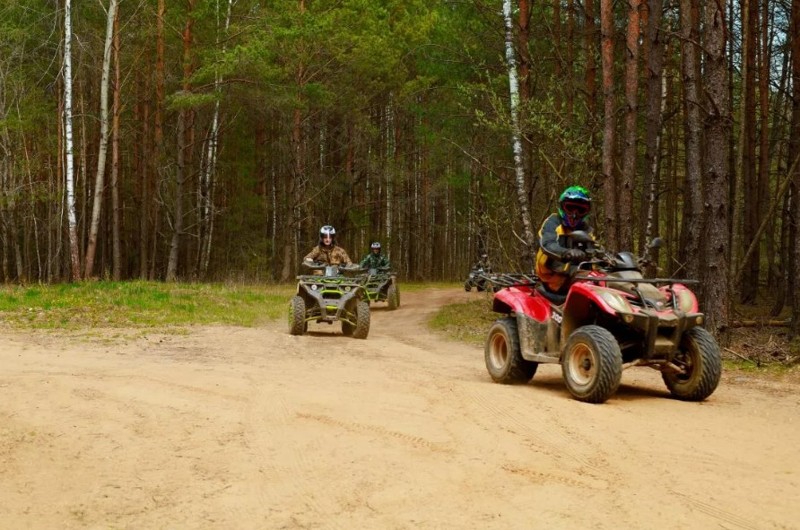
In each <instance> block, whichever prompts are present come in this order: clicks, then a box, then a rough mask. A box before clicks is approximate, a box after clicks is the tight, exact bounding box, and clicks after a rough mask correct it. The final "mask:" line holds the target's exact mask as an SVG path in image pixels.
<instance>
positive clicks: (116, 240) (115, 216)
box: [111, 0, 122, 281]
mask: <svg viewBox="0 0 800 530" xmlns="http://www.w3.org/2000/svg"><path fill="white" fill-rule="evenodd" d="M112 1H114V2H115V1H116V0H112ZM120 82H121V77H120V66H119V10H117V12H116V16H115V19H114V99H113V103H112V108H113V112H112V115H113V121H112V124H111V203H112V209H113V211H112V221H111V230H112V234H113V235H112V246H113V248H112V254H113V266H112V271H113V272H112V274H113V278H114V280H115V281H119V280H121V279H122V242H121V241H120V235H119V232H120V226H119V224H120V201H119V115H120V112H121V108H120V90H121V86H120Z"/></svg>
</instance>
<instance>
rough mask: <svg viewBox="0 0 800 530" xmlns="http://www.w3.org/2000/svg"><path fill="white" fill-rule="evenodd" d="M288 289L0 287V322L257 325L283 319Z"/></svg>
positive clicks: (37, 325) (137, 284)
mask: <svg viewBox="0 0 800 530" xmlns="http://www.w3.org/2000/svg"><path fill="white" fill-rule="evenodd" d="M293 289H294V287H293V286H288V285H238V284H236V285H231V284H206V283H203V284H200V283H197V284H195V283H161V282H143V281H133V282H76V283H64V284H54V285H35V286H4V287H2V288H0V322H3V323H5V324H7V325H11V326H13V327H16V328H30V329H68V330H80V329H82V328H98V327H100V328H148V327H154V328H159V329H163V328H170V327H181V326H189V325H193V324H228V325H237V326H248V327H249V326H256V325H259V324H263V323H264V322H268V321H271V320H275V319H277V318H280V317H282V316H283V315H284V312H285V308H286V301H287V300H288V299H289V297H290V296H291V293H292V291H293Z"/></svg>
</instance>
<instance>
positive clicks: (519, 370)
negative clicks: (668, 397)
mask: <svg viewBox="0 0 800 530" xmlns="http://www.w3.org/2000/svg"><path fill="white" fill-rule="evenodd" d="M572 237H573V239H574V240H575V241H577V242H579V244H582V245H586V244H587V243H588V242H589V241H590V238H589V236H588V235H587V234H586V233H585V232H579V231H576V232H574V233H573V234H572ZM659 244H660V240H658V239H657V240H656V242H655V244H654V245H653V246H658V245H659ZM587 256H588V259H587V261H585V262H583V263H581V264H580V265H578V266H577V267H576V270H575V275H574V277H573V278H572V284H571V286H570V288H569V291H568V292H567V294H566V295H557V294H553V293H551V292H550V291H548V290H546V289H545V287H544V285H543V284H542V282H540V281H539V280H538V278H536V277H533V276H526V275H510V274H507V275H503V277H502V279H501V281H503V282H504V285H505V287H504V288H503V289H502V290H500V291H499V292H497V293H495V295H494V302H493V310H494V311H495V312H497V313H501V314H504V315H506V316H505V317H504V318H500V319H499V320H497V321H496V322H495V323H494V324H493V325H492V327H491V328H490V329H489V336H488V337H487V339H486V347H485V360H486V369H487V370H488V371H489V375H491V376H492V379H493V380H494V381H495V382H497V383H506V384H508V383H526V382H528V381H530V379H531V378H532V377H533V375H534V374H535V373H536V368H537V367H538V365H539V363H561V369H562V373H563V375H564V381H565V382H566V385H567V389H568V390H569V392H570V393H571V394H572V395H573V396H574V397H575V398H576V399H578V400H580V401H585V402H588V403H603V402H604V401H606V400H607V399H608V398H609V397H611V396H612V395H613V394H614V393H615V392H616V391H617V388H618V387H619V383H620V378H621V376H622V370H623V369H625V368H629V367H631V366H649V367H651V368H655V369H657V370H660V371H661V374H662V377H663V379H664V383H665V384H666V385H667V388H668V389H669V391H670V392H671V393H672V395H673V396H674V397H676V398H678V399H681V400H685V401H702V400H704V399H705V398H707V397H708V396H710V395H711V394H712V393H713V392H714V390H715V389H716V388H717V384H719V380H720V376H721V373H722V361H721V357H720V350H719V346H718V345H717V343H716V341H715V340H714V337H713V336H712V335H711V333H709V332H708V331H706V330H705V329H703V328H702V327H701V326H702V324H703V321H704V317H703V314H702V313H700V312H699V311H698V304H697V298H696V297H695V295H694V293H693V292H692V291H691V290H689V289H688V288H687V287H686V285H685V284H687V283H696V282H693V281H691V280H676V279H645V278H644V277H643V275H642V272H641V269H640V266H641V264H643V260H637V259H636V258H634V256H633V255H632V254H631V253H630V252H620V253H617V254H610V253H608V252H606V251H604V250H603V249H601V248H594V249H591V248H590V249H589V250H587Z"/></svg>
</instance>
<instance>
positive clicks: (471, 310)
mask: <svg viewBox="0 0 800 530" xmlns="http://www.w3.org/2000/svg"><path fill="white" fill-rule="evenodd" d="M498 316H499V315H498V314H497V313H494V312H492V297H491V295H490V294H488V293H481V294H477V295H476V298H475V299H474V300H470V301H469V302H463V303H458V304H449V305H446V306H444V307H442V308H441V309H439V311H437V312H436V314H435V315H434V316H433V318H431V320H430V322H429V326H430V328H431V329H433V330H435V331H439V332H442V333H444V334H445V335H447V336H448V337H450V338H452V339H455V340H459V341H463V342H466V343H469V344H476V345H483V342H484V341H485V340H486V332H487V331H488V329H489V326H491V325H492V322H494V321H495V320H497V318H498Z"/></svg>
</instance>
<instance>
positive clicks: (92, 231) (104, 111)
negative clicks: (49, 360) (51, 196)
mask: <svg viewBox="0 0 800 530" xmlns="http://www.w3.org/2000/svg"><path fill="white" fill-rule="evenodd" d="M117 1H118V0H109V4H108V15H107V19H106V40H105V46H103V74H102V77H101V80H100V146H99V147H98V149H97V174H96V176H95V184H94V204H93V206H92V222H91V225H90V228H89V243H88V245H87V246H86V265H85V275H84V277H85V278H91V277H92V275H93V272H94V271H93V269H94V254H95V251H96V249H97V232H98V230H99V228H100V211H101V209H102V207H103V194H104V188H105V172H106V151H107V149H108V136H109V129H108V85H109V80H110V79H109V77H110V71H111V44H112V42H113V39H114V20H115V19H116V13H117Z"/></svg>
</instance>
